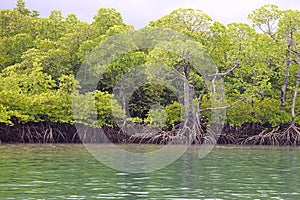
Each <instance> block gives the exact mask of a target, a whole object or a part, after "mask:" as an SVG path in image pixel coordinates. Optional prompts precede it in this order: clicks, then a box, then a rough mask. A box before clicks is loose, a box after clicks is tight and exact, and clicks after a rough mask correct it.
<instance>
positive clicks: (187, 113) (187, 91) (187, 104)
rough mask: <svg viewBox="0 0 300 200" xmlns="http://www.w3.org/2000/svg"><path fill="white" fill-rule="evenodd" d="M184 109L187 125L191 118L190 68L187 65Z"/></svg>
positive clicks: (185, 67)
mask: <svg viewBox="0 0 300 200" xmlns="http://www.w3.org/2000/svg"><path fill="white" fill-rule="evenodd" d="M184 77H185V79H184V87H183V90H184V107H185V124H186V123H187V122H188V120H189V117H190V84H189V79H190V66H189V65H188V64H187V65H185V66H184Z"/></svg>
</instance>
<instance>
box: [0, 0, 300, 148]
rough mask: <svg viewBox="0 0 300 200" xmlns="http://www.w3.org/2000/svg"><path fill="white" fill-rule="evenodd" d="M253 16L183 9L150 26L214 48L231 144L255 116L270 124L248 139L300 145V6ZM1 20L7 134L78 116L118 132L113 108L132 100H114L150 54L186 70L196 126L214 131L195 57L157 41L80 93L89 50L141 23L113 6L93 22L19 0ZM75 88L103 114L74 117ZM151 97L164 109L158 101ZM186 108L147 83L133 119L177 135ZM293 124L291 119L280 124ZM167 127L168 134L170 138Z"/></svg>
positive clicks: (2, 116)
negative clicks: (130, 21)
mask: <svg viewBox="0 0 300 200" xmlns="http://www.w3.org/2000/svg"><path fill="white" fill-rule="evenodd" d="M248 18H249V19H250V20H251V21H252V24H251V25H249V24H245V23H231V24H228V25H224V24H222V23H220V22H215V21H213V20H212V19H211V17H209V16H208V15H206V14H205V13H203V12H202V11H201V10H193V9H178V10H175V11H173V12H172V13H170V14H168V15H166V16H163V17H162V18H160V19H158V20H155V21H151V22H150V23H149V25H148V26H147V27H145V28H144V30H147V29H150V28H151V27H161V28H169V29H172V30H175V31H178V32H181V33H184V34H186V35H188V36H189V38H191V39H192V40H193V42H197V43H199V44H200V45H201V46H203V47H204V48H205V49H206V51H207V52H208V54H209V55H210V56H211V58H212V60H213V61H214V63H215V64H216V66H217V68H218V71H219V75H220V76H222V78H223V79H224V83H225V92H226V101H227V106H225V107H224V108H226V119H225V122H226V124H227V126H226V127H227V129H228V130H227V131H225V132H224V135H223V139H224V140H226V141H229V142H230V141H231V142H232V141H233V140H234V139H232V138H233V137H232V136H231V135H230V134H232V132H234V131H236V130H237V127H238V126H242V125H243V124H245V123H246V122H248V123H249V122H250V123H251V124H261V125H262V127H265V128H267V129H266V130H265V129H263V128H262V129H259V132H257V135H254V136H251V135H250V136H251V137H247V138H244V141H243V142H245V143H247V142H248V143H249V144H250V143H261V144H299V143H300V133H299V128H298V127H297V124H298V123H299V121H300V118H299V112H300V109H299V108H300V107H299V105H300V100H299V98H297V96H298V89H299V88H298V87H299V81H300V66H299V62H300V51H299V48H300V12H299V11H297V10H279V8H278V7H277V6H275V5H265V6H263V7H261V8H259V9H256V10H254V11H253V12H252V13H251V14H249V15H248ZM0 26H1V27H0V97H1V98H0V122H1V127H2V132H1V133H0V134H2V135H3V134H5V131H7V130H8V129H9V128H11V127H21V128H20V129H17V130H19V131H21V129H22V130H23V131H21V132H23V133H24V126H23V125H28V124H30V126H33V125H32V124H35V125H36V124H43V125H45V124H49V126H48V125H45V126H46V127H50V126H52V125H53V124H55V125H56V126H57V125H58V124H61V126H63V125H66V124H67V125H72V124H74V123H75V122H76V123H78V124H81V125H83V126H87V127H93V128H100V127H112V128H113V129H114V130H117V131H116V135H117V134H119V131H120V130H118V129H117V128H116V126H117V125H116V122H115V120H114V117H113V116H112V109H114V113H118V114H119V115H120V116H124V105H122V102H118V101H113V103H111V99H112V97H113V95H112V92H113V88H114V87H115V86H116V84H117V83H118V80H119V79H120V78H121V77H122V76H123V75H124V74H125V73H127V72H129V71H130V70H132V69H133V66H138V65H142V64H149V63H152V62H162V63H164V64H166V65H168V66H170V67H173V68H175V69H176V70H178V71H179V72H180V73H182V75H184V76H185V77H186V78H187V80H188V81H189V85H190V86H192V87H193V88H194V90H195V99H194V103H192V104H193V105H196V104H197V103H199V109H198V110H197V111H199V113H200V118H201V120H200V121H199V124H198V128H197V129H196V130H197V131H198V132H201V131H203V132H206V131H207V130H208V128H209V126H210V125H209V124H210V122H209V116H210V112H211V110H212V109H211V108H210V107H211V105H210V103H211V101H210V98H211V97H210V93H209V92H208V91H205V84H204V80H203V77H202V76H201V74H199V73H198V72H197V71H196V70H195V68H193V66H192V65H191V64H190V63H189V62H188V61H186V60H185V59H183V58H181V57H180V56H179V57H178V56H177V57H176V56H174V55H170V54H169V53H168V52H167V51H166V50H163V49H162V48H160V47H159V46H158V47H157V48H152V49H146V50H145V49H139V50H136V51H132V52H130V53H128V54H126V55H123V56H122V57H121V58H118V59H116V60H114V61H113V62H112V63H110V64H109V66H108V67H107V70H106V72H105V73H104V74H103V75H102V76H101V79H100V80H99V84H98V87H97V90H96V91H89V92H87V93H84V94H82V93H81V92H79V91H80V84H81V83H79V82H78V81H77V80H76V79H75V77H76V75H77V73H78V71H79V69H80V67H81V65H82V63H83V61H84V60H85V56H86V55H88V54H89V53H90V52H91V51H92V50H93V49H94V48H96V47H97V46H98V45H99V44H101V43H103V42H105V41H106V39H107V38H109V37H111V36H113V35H116V34H119V33H125V32H128V31H129V32H130V31H131V32H134V27H133V26H130V25H127V24H125V23H124V22H123V20H122V16H121V14H120V13H119V12H117V11H116V10H115V9H113V8H101V9H99V10H98V13H97V14H96V15H95V16H94V20H93V22H92V23H87V22H82V21H80V20H79V19H78V18H77V17H76V15H75V14H70V15H68V16H66V17H64V16H63V15H62V13H61V11H58V10H54V11H52V12H51V14H50V16H49V17H48V18H41V17H39V13H38V11H35V10H33V11H31V10H29V9H27V8H26V6H25V2H24V1H23V0H18V1H17V5H16V6H15V8H14V9H13V10H1V11H0ZM166 45H167V44H166ZM148 79H151V77H148ZM74 95H75V96H76V98H81V97H82V98H84V97H83V96H84V95H94V96H95V102H94V103H95V105H96V107H97V110H96V112H95V113H93V111H90V110H88V109H84V106H82V112H81V114H80V115H74V113H72V108H73V105H72V98H74ZM195 102H197V103H195ZM152 105H160V106H159V107H160V108H159V109H158V108H157V109H155V108H154V109H150V108H152V107H151V106H152ZM80 106H81V105H79V107H80ZM161 107H162V108H161ZM184 107H186V105H183V104H181V103H179V102H177V101H176V98H175V96H174V94H173V93H172V91H170V90H168V89H167V88H165V87H164V86H162V85H159V84H145V85H144V86H142V87H140V88H139V89H138V90H136V91H135V92H134V93H133V96H132V98H131V99H130V102H129V110H128V112H129V113H130V118H128V119H127V120H128V121H131V122H134V123H137V124H150V125H152V126H159V127H161V129H162V130H161V132H160V134H162V132H163V133H164V134H162V135H164V136H162V137H164V138H165V137H169V135H170V133H172V134H174V133H173V132H172V130H174V129H176V128H177V127H176V125H177V124H178V122H180V121H182V120H184V116H182V115H183V114H182V110H184ZM185 111H186V110H185ZM200 111H201V112H200ZM186 112H187V111H186ZM90 115H96V116H97V120H96V121H95V120H94V121H91V120H90ZM287 123H289V124H290V126H288V127H286V126H284V125H282V124H287ZM51 124H52V125H51ZM229 125H230V127H231V128H230V127H229ZM37 126H38V125H37ZM232 127H234V128H232ZM50 128H51V127H50ZM181 128H182V127H181ZM3 130H4V131H3ZM30 130H32V129H30ZM47 130H48V129H47ZM25 132H26V130H25ZM26 133H27V132H26ZM166 133H167V134H169V135H168V136H165V134H166ZM27 134H28V133H27ZM112 134H114V132H113V133H112ZM221 137H222V136H221ZM238 137H239V136H238ZM280 138H281V139H280ZM287 138H288V139H287ZM2 139H3V137H2ZM144 139H145V138H144ZM221 139H222V138H221ZM279 140H283V142H279ZM132 141H136V138H134V139H132ZM201 141H203V140H201V139H198V142H199V143H201ZM239 142H240V143H241V141H239ZM232 143H234V142H232Z"/></svg>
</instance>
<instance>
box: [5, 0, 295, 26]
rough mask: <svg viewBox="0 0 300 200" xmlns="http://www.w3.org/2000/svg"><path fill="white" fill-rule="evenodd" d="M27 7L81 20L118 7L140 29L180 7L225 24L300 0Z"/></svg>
mask: <svg viewBox="0 0 300 200" xmlns="http://www.w3.org/2000/svg"><path fill="white" fill-rule="evenodd" d="M16 1H17V0H0V9H12V8H13V7H14V6H15V4H16ZM25 1H26V7H27V8H29V9H30V10H38V11H40V14H41V16H42V17H48V16H49V14H50V11H51V10H61V11H62V12H63V15H64V16H66V15H68V14H71V13H74V14H76V15H77V16H78V18H79V19H80V20H82V21H87V22H92V20H93V16H94V15H95V14H96V13H97V10H98V9H99V8H103V7H106V8H116V9H117V10H118V11H119V12H121V14H122V16H123V20H124V22H125V23H126V24H130V25H134V27H135V28H137V29H139V28H142V27H144V26H145V25H147V24H148V23H149V21H152V20H155V19H158V18H160V17H162V16H164V15H166V14H168V13H170V12H172V11H173V10H175V9H177V8H193V9H200V10H202V11H204V12H205V13H206V14H208V15H209V16H210V17H212V18H213V20H214V21H219V22H221V23H223V24H228V23H231V22H245V23H249V20H248V19H247V15H248V14H250V13H251V12H252V11H253V10H254V9H256V8H259V7H261V6H263V5H265V4H275V5H278V6H279V8H280V9H282V10H285V9H294V10H300V1H299V0H25Z"/></svg>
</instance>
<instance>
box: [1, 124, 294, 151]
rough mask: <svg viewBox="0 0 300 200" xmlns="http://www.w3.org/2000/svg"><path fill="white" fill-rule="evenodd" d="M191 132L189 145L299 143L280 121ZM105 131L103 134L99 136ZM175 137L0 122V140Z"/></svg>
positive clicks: (127, 140)
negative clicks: (274, 125)
mask: <svg viewBox="0 0 300 200" xmlns="http://www.w3.org/2000/svg"><path fill="white" fill-rule="evenodd" d="M202 130H203V131H201V132H198V133H196V134H195V135H193V142H192V144H202V143H204V142H205V143H210V142H216V143H217V144H234V145H291V146H299V145H300V126H299V125H291V124H281V125H279V126H277V127H271V126H270V125H268V124H264V125H262V124H259V123H244V124H243V125H242V126H231V125H229V124H226V125H224V127H223V129H222V132H221V134H220V135H215V134H214V133H212V132H211V131H210V129H209V127H205V126H203V129H202ZM103 133H105V136H106V137H104V135H101V134H103ZM175 137H177V138H178V136H176V135H175V134H174V130H172V131H171V130H169V131H168V130H166V131H163V132H160V133H157V134H155V135H151V136H150V135H149V134H139V135H128V134H126V133H125V132H124V131H122V130H120V129H118V128H111V127H103V128H102V129H92V128H90V127H86V126H76V127H75V125H71V124H67V123H66V124H63V123H49V122H43V123H26V124H15V125H14V126H8V125H6V124H0V142H1V143H82V141H84V142H91V143H106V142H107V139H106V138H108V139H109V140H110V141H111V142H113V143H142V144H167V143H168V142H169V141H171V140H172V139H174V138H175Z"/></svg>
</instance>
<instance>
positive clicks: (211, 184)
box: [0, 144, 300, 199]
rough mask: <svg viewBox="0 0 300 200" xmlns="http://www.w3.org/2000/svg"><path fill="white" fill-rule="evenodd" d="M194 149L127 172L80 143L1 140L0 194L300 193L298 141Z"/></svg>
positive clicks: (191, 196) (204, 196)
mask: <svg viewBox="0 0 300 200" xmlns="http://www.w3.org/2000/svg"><path fill="white" fill-rule="evenodd" d="M131 148H132V149H135V148H136V146H135V145H126V149H131ZM143 148H145V149H148V148H149V151H153V149H155V148H160V147H155V146H153V145H149V146H147V145H145V146H144V147H143ZM198 150H199V147H197V146H193V147H191V148H190V149H189V150H188V151H187V152H186V153H185V154H184V155H183V156H182V157H181V158H180V159H179V160H177V161H176V162H174V163H173V164H171V165H169V166H168V167H166V168H164V169H161V170H159V171H155V172H152V173H144V174H130V173H123V172H119V171H116V170H113V169H111V168H108V167H107V166H105V165H103V164H101V162H99V161H98V160H96V159H95V158H94V157H93V156H92V155H90V154H89V153H88V151H87V150H86V149H85V148H84V146H82V145H36V144H35V145H0V199H300V148H299V147H236V146H217V147H215V148H214V149H213V151H212V152H211V153H210V154H209V155H208V156H207V157H205V158H204V159H201V160H200V159H199V158H198Z"/></svg>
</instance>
